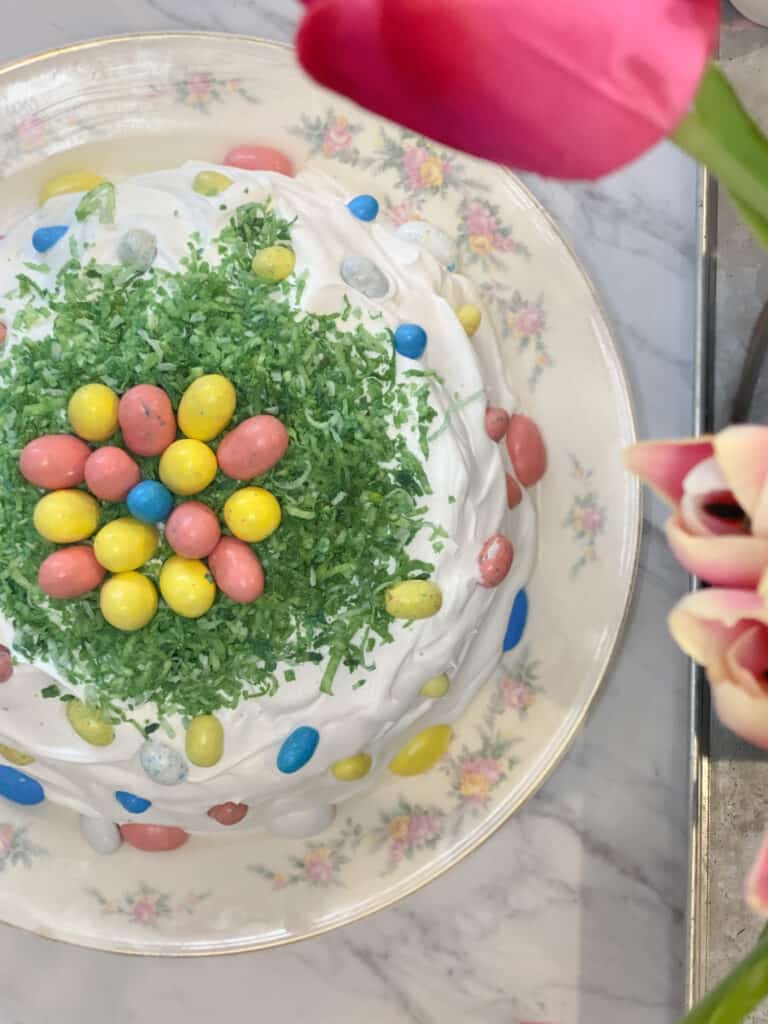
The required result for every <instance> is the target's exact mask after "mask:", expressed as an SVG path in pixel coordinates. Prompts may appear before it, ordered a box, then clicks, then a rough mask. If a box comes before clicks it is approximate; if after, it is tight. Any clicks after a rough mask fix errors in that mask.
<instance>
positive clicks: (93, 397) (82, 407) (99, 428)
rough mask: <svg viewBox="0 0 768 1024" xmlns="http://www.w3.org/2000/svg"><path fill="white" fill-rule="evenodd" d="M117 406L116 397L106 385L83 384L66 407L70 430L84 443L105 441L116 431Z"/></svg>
mask: <svg viewBox="0 0 768 1024" xmlns="http://www.w3.org/2000/svg"><path fill="white" fill-rule="evenodd" d="M118 405H119V400H118V397H117V395H116V394H115V392H114V391H113V390H112V389H111V388H108V387H107V386H106V384H83V386H82V387H81V388H78V389H77V391H76V392H75V393H74V394H73V395H72V397H71V398H70V400H69V405H68V406H67V414H68V416H69V422H70V423H71V424H72V429H73V430H74V432H75V433H76V434H77V435H78V436H79V437H82V438H83V439H84V440H86V441H106V440H107V438H108V437H111V436H112V435H113V434H114V432H115V431H116V430H117V408H118Z"/></svg>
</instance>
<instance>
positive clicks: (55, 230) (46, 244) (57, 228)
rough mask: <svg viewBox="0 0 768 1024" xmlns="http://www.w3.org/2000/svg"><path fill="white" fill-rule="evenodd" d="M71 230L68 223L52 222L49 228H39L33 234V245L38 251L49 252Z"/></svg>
mask: <svg viewBox="0 0 768 1024" xmlns="http://www.w3.org/2000/svg"><path fill="white" fill-rule="evenodd" d="M68 231H69V228H68V227H67V225H66V224H52V225H51V226H50V227H47V228H38V229H37V231H35V233H34V234H33V235H32V245H33V246H34V248H35V251H36V252H48V250H49V249H52V248H53V247H54V245H56V243H57V242H58V241H59V239H60V238H63V237H64V235H66V233H67V232H68Z"/></svg>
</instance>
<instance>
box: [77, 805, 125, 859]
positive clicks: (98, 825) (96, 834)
mask: <svg viewBox="0 0 768 1024" xmlns="http://www.w3.org/2000/svg"><path fill="white" fill-rule="evenodd" d="M80 834H81V835H82V837H83V839H84V840H85V841H86V842H87V843H88V845H89V846H91V847H92V848H93V849H94V850H95V851H96V853H103V854H107V853H116V852H117V851H118V850H119V849H120V847H121V846H122V845H123V837H122V836H121V835H120V829H119V828H118V827H117V825H116V824H115V823H114V821H110V820H109V818H89V817H88V816H87V815H85V814H81V815H80Z"/></svg>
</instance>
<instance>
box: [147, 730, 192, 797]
mask: <svg viewBox="0 0 768 1024" xmlns="http://www.w3.org/2000/svg"><path fill="white" fill-rule="evenodd" d="M139 761H140V762H141V767H142V768H143V769H144V771H145V772H146V774H147V775H148V776H149V778H150V779H152V781H153V782H156V783H157V784H158V785H159V786H178V785H179V783H180V782H183V781H184V779H186V777H187V772H188V771H189V768H188V766H187V762H186V761H185V760H184V758H183V757H182V755H181V754H180V753H179V752H178V750H174V749H173V747H169V746H168V745H167V744H166V743H159V742H158V741H157V740H147V741H146V743H144V744H143V745H142V747H141V749H140V750H139Z"/></svg>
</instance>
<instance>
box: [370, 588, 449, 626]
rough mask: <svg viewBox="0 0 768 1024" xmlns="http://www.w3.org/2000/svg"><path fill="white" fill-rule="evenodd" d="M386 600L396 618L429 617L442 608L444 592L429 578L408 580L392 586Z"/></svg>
mask: <svg viewBox="0 0 768 1024" xmlns="http://www.w3.org/2000/svg"><path fill="white" fill-rule="evenodd" d="M384 600H385V605H386V609H387V611H388V612H389V614H390V615H391V616H392V617H393V618H395V619H428V618H429V617H430V616H432V615H437V613H438V612H439V611H440V609H441V608H442V606H443V592H442V591H441V590H440V587H438V585H437V584H436V583H431V582H430V581H429V580H406V581H405V582H404V583H396V584H395V585H394V587H390V588H389V589H388V590H387V592H386V594H385V597H384Z"/></svg>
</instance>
